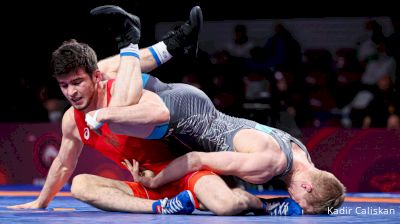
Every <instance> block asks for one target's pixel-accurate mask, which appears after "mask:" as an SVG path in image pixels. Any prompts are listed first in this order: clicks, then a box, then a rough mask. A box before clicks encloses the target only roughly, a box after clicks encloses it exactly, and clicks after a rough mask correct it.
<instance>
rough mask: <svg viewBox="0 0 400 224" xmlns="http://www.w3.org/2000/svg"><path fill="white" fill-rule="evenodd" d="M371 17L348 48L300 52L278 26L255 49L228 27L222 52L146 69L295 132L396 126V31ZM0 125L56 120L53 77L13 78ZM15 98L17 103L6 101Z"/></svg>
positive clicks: (230, 110) (242, 29)
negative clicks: (11, 93) (386, 32)
mask: <svg viewBox="0 0 400 224" xmlns="http://www.w3.org/2000/svg"><path fill="white" fill-rule="evenodd" d="M392 25H393V33H391V34H390V35H387V36H385V35H384V34H383V32H382V27H381V25H380V24H379V23H378V22H377V21H375V20H372V19H371V20H369V21H368V22H367V23H366V24H365V34H363V35H360V39H359V41H358V42H357V43H354V48H341V49H337V50H336V52H334V53H332V52H331V51H328V50H327V49H323V48H321V49H302V48H301V45H300V44H299V43H298V41H297V40H296V39H295V38H294V37H293V36H292V35H291V32H290V31H289V30H287V29H286V27H285V26H284V25H283V24H276V25H275V29H274V34H273V35H271V36H270V37H269V38H268V39H267V40H265V42H264V44H263V45H261V46H258V45H256V44H255V43H254V42H253V41H252V40H251V39H250V38H249V37H248V34H247V29H246V26H244V25H241V24H238V25H237V26H235V28H234V30H233V31H232V32H233V37H232V40H227V41H226V46H224V50H221V51H218V52H213V53H211V54H210V53H207V52H205V51H203V50H202V49H200V50H199V52H198V54H197V58H196V59H195V60H194V58H193V57H186V58H179V59H177V60H175V59H174V60H171V61H169V62H168V63H166V64H165V65H163V66H162V67H160V68H158V69H156V70H155V71H153V72H152V73H151V74H152V75H155V76H157V77H159V78H160V79H161V80H162V81H165V82H184V83H188V84H191V85H194V86H196V87H198V88H200V89H202V90H203V91H204V92H206V94H207V95H208V96H209V97H210V98H211V99H212V101H213V102H214V104H215V106H216V107H217V108H218V109H219V110H221V111H223V112H225V113H227V114H229V115H232V116H238V117H245V118H250V119H252V120H256V121H258V122H261V123H264V124H267V125H270V126H273V127H278V128H280V129H283V130H285V131H287V132H289V133H291V134H293V135H294V136H297V137H299V136H301V131H300V130H301V128H303V127H326V126H334V127H345V128H350V127H353V128H373V127H380V128H388V129H392V128H399V127H400V119H399V116H400V101H399V91H400V77H399V75H400V72H399V67H400V66H398V65H399V64H400V62H399V55H400V46H399V45H400V39H399V38H400V34H399V31H400V30H399V29H400V27H399V20H398V19H397V18H392ZM14 84H15V87H14V86H13V90H15V92H16V93H17V94H15V96H13V97H11V98H10V99H6V102H7V100H9V101H8V103H9V104H8V105H9V106H10V109H9V110H7V111H8V112H4V111H3V113H6V114H5V115H4V116H1V117H2V122H59V121H60V119H61V118H62V115H63V113H64V111H65V110H66V108H67V107H68V102H67V101H66V100H65V99H64V98H63V96H62V95H61V93H60V91H59V90H58V85H57V83H56V82H55V80H53V79H49V81H46V82H35V81H33V82H32V80H29V79H25V78H19V79H18V81H17V82H16V83H14ZM14 102H17V103H14Z"/></svg>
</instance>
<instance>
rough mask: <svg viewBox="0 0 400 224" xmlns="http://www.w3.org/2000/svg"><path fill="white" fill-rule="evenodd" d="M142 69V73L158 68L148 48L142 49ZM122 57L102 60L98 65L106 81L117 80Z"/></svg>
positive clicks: (117, 56) (116, 56) (115, 56)
mask: <svg viewBox="0 0 400 224" xmlns="http://www.w3.org/2000/svg"><path fill="white" fill-rule="evenodd" d="M139 54H140V68H141V70H142V72H150V71H152V70H154V69H155V68H157V62H156V61H155V59H154V57H153V55H152V54H151V52H150V50H149V49H148V48H143V49H140V52H139ZM120 59H121V58H120V56H119V55H114V56H111V57H108V58H105V59H102V60H100V61H99V62H98V63H97V65H98V66H99V70H100V71H101V72H102V73H103V76H104V79H115V78H116V76H117V71H118V68H119V64H120Z"/></svg>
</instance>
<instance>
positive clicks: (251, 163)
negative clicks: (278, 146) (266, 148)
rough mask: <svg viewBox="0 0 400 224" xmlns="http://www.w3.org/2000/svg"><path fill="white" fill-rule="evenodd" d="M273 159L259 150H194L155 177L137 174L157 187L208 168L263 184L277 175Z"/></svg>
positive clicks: (150, 185)
mask: <svg viewBox="0 0 400 224" xmlns="http://www.w3.org/2000/svg"><path fill="white" fill-rule="evenodd" d="M271 162H272V161H271V159H270V157H268V156H266V154H265V153H257V152H255V153H240V152H225V151H224V152H208V153H206V152H190V153H187V154H185V155H183V156H181V157H178V158H177V159H175V160H174V161H172V162H171V163H170V164H169V165H168V166H167V167H166V168H165V169H164V170H162V171H161V172H160V173H158V174H157V175H156V176H155V177H154V178H149V177H140V176H136V179H135V181H137V182H141V183H142V184H143V185H145V186H147V187H150V188H157V187H160V186H162V185H164V184H166V183H169V182H171V181H175V180H177V179H179V178H182V177H183V176H185V175H186V174H187V173H190V172H194V171H198V170H203V169H207V170H211V171H213V172H215V173H217V174H221V175H233V176H237V177H239V178H241V179H243V180H245V181H247V182H249V183H253V184H263V183H265V182H267V181H268V180H270V179H271V178H272V177H273V176H275V173H276V172H275V171H274V170H273V168H272V167H273V166H272V165H271ZM131 172H132V171H131ZM132 175H133V173H132ZM134 178H135V176H134Z"/></svg>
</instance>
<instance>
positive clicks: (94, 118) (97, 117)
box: [85, 109, 104, 130]
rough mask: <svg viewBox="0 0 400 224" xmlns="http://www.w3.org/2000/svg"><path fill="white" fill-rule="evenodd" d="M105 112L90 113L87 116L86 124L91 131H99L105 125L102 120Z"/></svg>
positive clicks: (95, 111)
mask: <svg viewBox="0 0 400 224" xmlns="http://www.w3.org/2000/svg"><path fill="white" fill-rule="evenodd" d="M103 112H104V111H103V110H101V109H99V110H94V111H90V112H88V113H87V114H86V115H85V121H86V124H87V126H88V127H89V128H90V129H92V130H98V129H99V128H101V126H103V125H104V123H103V122H101V118H102V116H103V115H104V114H103Z"/></svg>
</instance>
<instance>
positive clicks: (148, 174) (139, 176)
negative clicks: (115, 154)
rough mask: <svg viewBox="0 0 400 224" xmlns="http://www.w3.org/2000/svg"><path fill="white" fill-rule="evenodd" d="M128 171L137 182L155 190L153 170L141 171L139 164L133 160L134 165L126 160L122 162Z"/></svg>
mask: <svg viewBox="0 0 400 224" xmlns="http://www.w3.org/2000/svg"><path fill="white" fill-rule="evenodd" d="M121 163H122V164H123V165H124V166H125V167H126V168H127V169H128V170H129V172H131V174H132V177H133V180H134V181H135V182H138V183H141V184H142V185H143V186H145V187H148V188H155V187H156V186H154V181H153V180H154V173H153V172H152V171H151V170H143V171H140V166H139V162H138V161H136V160H134V159H132V164H131V163H130V162H129V160H127V159H124V161H122V162H121Z"/></svg>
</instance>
